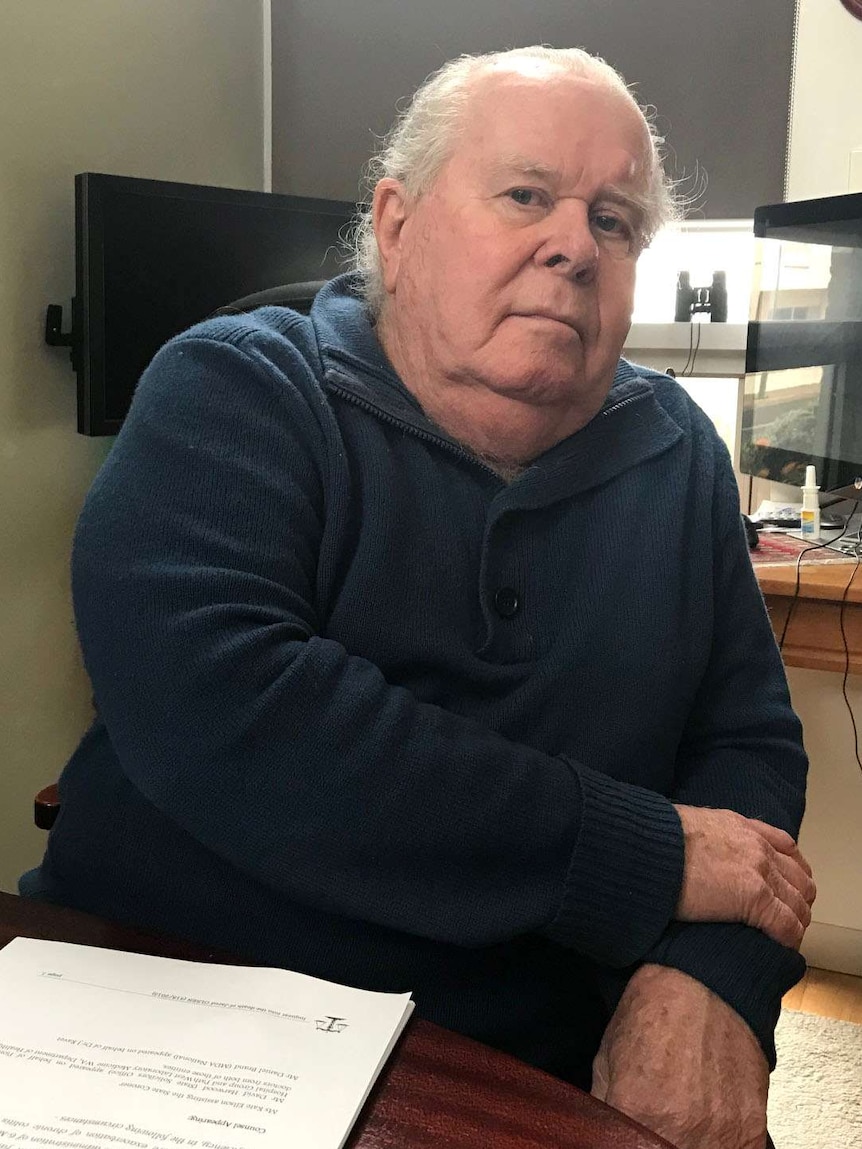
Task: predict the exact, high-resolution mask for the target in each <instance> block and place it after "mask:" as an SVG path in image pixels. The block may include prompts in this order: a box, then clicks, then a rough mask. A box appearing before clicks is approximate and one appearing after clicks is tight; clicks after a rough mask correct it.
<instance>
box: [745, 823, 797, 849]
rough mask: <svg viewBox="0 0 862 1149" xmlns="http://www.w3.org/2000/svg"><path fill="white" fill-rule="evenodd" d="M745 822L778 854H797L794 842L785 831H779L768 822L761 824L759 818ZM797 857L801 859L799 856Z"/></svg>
mask: <svg viewBox="0 0 862 1149" xmlns="http://www.w3.org/2000/svg"><path fill="white" fill-rule="evenodd" d="M746 821H747V822H748V824H749V826H750V828H751V829H752V830H756V831H757V833H758V834H760V836H761V837H762V838H765V839H766V840H767V842H769V844H770V846H773V847H774V848H775V849H776V850H778V851H779V852H780V853H782V854H794V853H799V848H798V846H797V845H796V842H795V840H794V839H793V838H792V837H791V835H790V834H788V833H787V831H786V830H779V828H778V827H777V826H770V824H769V823H768V822H761V821H760V819H759V818H746ZM799 856H800V858H801V857H802V855H801V854H799Z"/></svg>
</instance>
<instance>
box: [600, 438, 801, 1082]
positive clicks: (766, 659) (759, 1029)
mask: <svg viewBox="0 0 862 1149" xmlns="http://www.w3.org/2000/svg"><path fill="white" fill-rule="evenodd" d="M710 431H711V429H710ZM715 451H716V455H717V457H716V480H715V501H714V504H713V508H714V511H713V547H714V572H715V573H714V595H713V642H712V647H711V655H710V659H709V663H708V666H707V669H706V673H705V676H704V678H703V680H702V682H701V683H700V687H699V690H698V694H697V697H696V700H695V704H694V706H693V707H692V710H691V713H690V716H689V720H688V723H687V726H686V730H685V734H684V737H683V740H682V743H681V745H680V747H679V752H678V758H677V766H676V779H675V786H674V789H673V792H672V794H671V795H670V796H671V798H672V799H673V801H674V802H676V803H680V804H686V805H691V806H709V807H715V808H725V809H730V810H737V811H738V812H739V813H741V814H744V815H746V816H747V817H751V818H759V819H760V820H762V821H764V822H768V823H770V824H772V825H774V826H778V827H780V828H781V829H783V830H786V831H787V832H788V833H790V834H791V835H792V836H793V837H794V838H796V837H797V836H798V832H799V826H800V822H801V820H802V814H803V811H804V807H805V779H806V772H807V757H806V755H805V751H804V749H803V744H802V729H801V725H800V723H799V720H798V718H797V717H796V715H795V713H794V712H793V709H792V707H791V703H790V696H789V692H788V688H787V680H786V676H785V673H784V667H783V665H782V662H781V657H780V653H779V651H778V647H777V644H776V642H775V638H774V635H773V632H772V627H771V625H770V622H769V618H768V615H767V613H766V608H765V605H764V602H763V596H762V594H761V592H760V588H759V586H758V584H757V580H756V577H755V575H754V571H753V568H752V563H751V558H750V555H749V551H748V545H747V541H746V539H745V535H744V531H743V528H742V522H741V518H740V514H739V499H738V493H737V488H736V482H735V479H734V476H733V472H732V469H731V465H730V460H729V458H728V457H727V452H726V451H725V450H724V447H723V444H721V443H720V442H718V441H717V438H716V440H715ZM644 960H645V961H646V962H655V963H657V964H659V965H668V966H673V967H675V968H677V969H679V970H682V971H683V972H684V973H687V974H689V975H691V976H692V977H695V978H697V979H698V980H699V981H701V982H702V983H703V984H704V985H706V986H708V987H709V988H710V989H711V990H713V991H714V992H715V993H717V994H718V995H719V996H720V997H721V998H722V999H723V1000H724V1001H726V1002H727V1003H728V1004H729V1005H730V1006H732V1007H733V1008H734V1009H735V1010H736V1011H737V1012H738V1013H739V1014H740V1016H741V1017H743V1018H744V1019H745V1021H746V1022H747V1023H748V1024H749V1025H750V1027H751V1028H752V1030H753V1032H754V1033H755V1035H756V1036H757V1038H758V1040H759V1041H760V1043H761V1046H762V1047H763V1050H764V1053H765V1054H766V1057H767V1059H768V1061H769V1063H770V1067H774V1065H775V1044H774V1030H775V1026H776V1023H777V1021H778V1016H779V1013H780V1010H781V998H782V995H783V994H784V993H785V992H786V991H787V990H788V989H790V988H791V986H793V985H794V984H795V983H796V982H797V981H799V979H800V978H801V977H802V975H803V973H804V970H805V962H804V960H803V958H802V957H801V956H800V954H798V953H797V952H796V951H795V950H792V949H788V948H787V947H785V946H782V945H780V944H779V943H777V942H775V941H773V940H772V939H771V938H768V937H767V936H766V935H765V934H764V933H762V932H761V931H760V930H757V929H754V928H752V927H749V926H745V925H741V924H737V923H682V922H673V923H672V924H671V925H670V926H669V927H668V929H667V930H666V931H665V932H664V934H663V935H662V937H661V938H660V940H659V941H658V942H657V943H656V945H654V946H653V947H652V948H651V949H650V950H649V952H648V953H647V955H646V957H645V959H644ZM603 976H604V979H605V982H606V986H608V987H611V992H612V993H613V994H615V996H616V997H618V996H619V994H620V993H621V992H622V989H623V987H624V985H625V978H621V977H619V976H617V975H613V974H610V975H607V974H605V975H603Z"/></svg>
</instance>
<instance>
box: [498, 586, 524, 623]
mask: <svg viewBox="0 0 862 1149" xmlns="http://www.w3.org/2000/svg"><path fill="white" fill-rule="evenodd" d="M494 609H495V610H496V612H497V614H498V615H499V616H500V618H514V617H515V615H516V614H517V613H518V611H519V610H520V609H521V600H520V598H519V597H518V592H517V591H516V590H514V589H513V588H512V587H510V586H501V587H500V589H499V590H498V591H497V593H496V594H495V595H494Z"/></svg>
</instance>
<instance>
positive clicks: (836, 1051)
mask: <svg viewBox="0 0 862 1149" xmlns="http://www.w3.org/2000/svg"><path fill="white" fill-rule="evenodd" d="M775 1043H776V1048H777V1050H778V1065H777V1067H776V1070H775V1072H774V1073H773V1075H772V1080H771V1082H770V1086H769V1132H770V1134H771V1135H772V1139H773V1141H774V1142H775V1149H862V1025H853V1024H852V1023H851V1022H849V1021H833V1020H832V1019H831V1018H827V1017H817V1016H816V1015H814V1014H812V1013H801V1012H798V1011H796V1010H788V1009H785V1010H783V1011H782V1014H781V1018H780V1020H779V1022H778V1028H777V1030H776V1031H775Z"/></svg>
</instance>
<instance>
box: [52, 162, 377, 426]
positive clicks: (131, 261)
mask: <svg viewBox="0 0 862 1149" xmlns="http://www.w3.org/2000/svg"><path fill="white" fill-rule="evenodd" d="M75 207H76V273H77V274H76V280H77V295H76V298H75V300H74V303H73V319H72V336H71V340H70V342H71V343H72V358H73V365H74V366H75V369H76V372H77V376H78V430H79V431H80V432H81V433H82V434H85V435H114V434H116V433H117V431H118V430H119V429H120V426H121V424H122V422H123V419H124V418H125V416H126V412H127V411H128V408H129V404H130V402H131V399H132V393H133V391H134V389H135V386H136V384H137V382H138V379H139V378H140V375H141V373H142V372H143V370H144V368H145V367H146V366H147V364H148V363H149V361H150V360H151V359H152V357H153V356H154V355H155V353H156V351H157V350H158V349H159V347H161V346H162V344H163V343H165V342H167V340H168V339H170V338H171V337H172V336H173V335H176V334H177V333H178V332H180V331H183V330H185V329H186V328H188V327H190V326H191V325H192V324H194V323H197V322H198V321H199V320H202V319H205V318H206V317H207V316H208V315H210V314H211V313H212V312H214V311H216V310H217V309H218V308H219V307H222V306H224V305H225V304H228V303H230V302H232V301H233V300H235V299H238V298H240V297H241V296H246V295H250V294H252V293H254V292H257V291H261V290H263V289H265V288H272V287H277V286H279V285H281V284H288V283H295V282H298V281H306V280H324V279H329V278H331V277H332V276H333V275H336V274H338V273H339V271H341V270H342V269H343V255H342V252H343V251H344V237H345V233H346V229H347V227H348V226H349V224H350V222H351V220H352V219H353V217H354V215H355V212H356V205H355V204H353V203H349V202H346V201H337V200H323V199H314V198H309V197H305V196H292V195H276V194H271V193H267V192H251V191H240V190H235V189H230V188H219V187H207V186H199V185H196V184H182V183H171V182H166V181H162V180H144V179H135V178H131V177H125V176H112V175H101V174H97V173H93V172H85V173H82V174H80V175H78V176H76V177H75Z"/></svg>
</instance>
